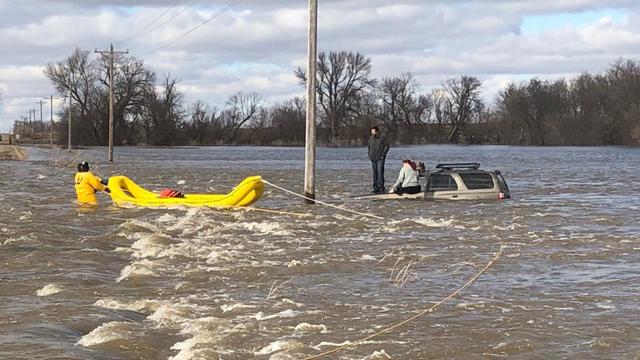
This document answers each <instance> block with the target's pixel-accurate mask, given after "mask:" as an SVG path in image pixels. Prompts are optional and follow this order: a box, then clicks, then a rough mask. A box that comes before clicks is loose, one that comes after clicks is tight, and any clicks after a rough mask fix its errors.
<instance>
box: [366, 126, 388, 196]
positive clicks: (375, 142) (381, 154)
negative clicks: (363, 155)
mask: <svg viewBox="0 0 640 360" xmlns="http://www.w3.org/2000/svg"><path fill="white" fill-rule="evenodd" d="M368 145H369V159H370V160H371V167H372V170H373V193H381V192H384V161H385V159H386V157H387V152H389V143H388V142H387V137H386V136H384V135H382V134H380V129H379V128H378V127H377V126H374V127H372V128H371V137H370V138H369V143H368Z"/></svg>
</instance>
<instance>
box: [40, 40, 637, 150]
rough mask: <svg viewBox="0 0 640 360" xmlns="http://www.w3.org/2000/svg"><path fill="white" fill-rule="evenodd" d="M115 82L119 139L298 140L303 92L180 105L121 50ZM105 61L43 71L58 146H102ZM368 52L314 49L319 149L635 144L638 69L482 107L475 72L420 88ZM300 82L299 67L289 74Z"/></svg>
mask: <svg viewBox="0 0 640 360" xmlns="http://www.w3.org/2000/svg"><path fill="white" fill-rule="evenodd" d="M115 63H116V66H115V70H114V79H113V84H114V85H113V94H114V142H115V144H117V145H124V144H129V145H140V144H143V145H159V146H170V145H219V144H255V145H299V144H302V143H304V134H305V131H304V128H305V100H304V99H303V98H300V97H294V98H291V99H289V100H288V101H284V102H282V103H278V104H267V103H266V102H265V101H264V99H263V97H262V96H261V95H260V94H258V93H255V92H238V93H235V94H231V95H230V96H229V97H228V99H227V100H226V101H225V103H224V104H218V105H212V104H207V103H206V102H203V101H196V102H194V103H187V102H186V101H185V99H184V96H183V94H182V93H181V92H180V91H179V90H178V81H177V79H175V78H172V77H171V76H170V75H164V76H162V77H160V78H159V77H158V76H157V75H156V74H155V72H154V71H152V70H151V69H149V68H148V67H146V66H145V64H144V63H143V61H142V60H140V59H137V58H135V57H132V56H123V55H121V56H118V57H117V58H116V62H115ZM108 66H109V64H108V63H107V60H106V59H103V58H92V57H91V55H90V53H89V52H88V51H82V50H75V51H74V52H73V53H72V54H71V55H70V56H69V57H67V58H66V59H63V60H61V61H59V62H55V63H50V64H48V65H47V67H46V69H45V75H46V76H47V77H48V78H49V79H50V80H51V82H52V83H53V85H54V87H55V89H56V91H57V92H59V93H60V94H70V95H71V97H72V99H73V105H72V107H71V108H69V107H66V108H65V109H64V110H63V112H62V113H61V114H60V115H61V116H62V117H61V119H62V120H61V121H59V122H57V123H56V124H55V125H54V126H55V128H56V133H57V134H59V136H58V141H59V142H60V143H66V141H67V139H66V134H67V133H66V131H65V129H66V128H67V121H68V120H67V119H68V112H69V111H71V115H72V118H73V120H72V121H73V135H72V136H73V142H74V144H79V145H104V144H106V142H107V137H108V93H109V89H108V83H109V79H108V68H109V67H108ZM371 72H372V64H371V60H370V58H368V57H366V56H365V55H363V54H360V53H357V52H347V51H339V52H329V53H325V52H320V53H319V54H318V64H317V73H316V77H317V88H316V92H317V101H318V137H319V139H318V140H319V141H320V143H323V144H326V145H360V144H363V143H365V142H366V139H367V137H368V134H369V128H370V127H372V126H380V127H381V128H382V129H383V131H385V132H386V133H387V136H388V138H389V140H390V141H391V142H394V143H401V144H419V143H478V144H517V145H610V144H618V145H636V144H638V143H639V141H640V65H639V64H638V63H637V62H635V61H633V60H622V59H620V60H617V61H616V62H614V63H613V64H612V65H611V66H610V68H609V69H608V70H607V71H605V72H603V73H600V74H595V75H594V74H589V73H583V74H581V75H579V76H577V77H575V78H572V79H558V80H553V81H548V80H540V79H531V80H529V81H526V82H520V83H511V84H509V85H508V86H507V87H506V88H504V89H503V90H501V91H500V92H499V94H497V96H496V100H495V103H493V104H487V103H486V102H485V101H484V100H483V99H484V97H483V94H482V93H481V87H482V83H481V82H480V80H479V79H478V78H477V77H475V76H470V75H462V76H459V77H455V78H450V79H448V80H446V81H444V82H443V83H442V86H440V87H438V88H436V89H432V90H430V91H428V92H424V91H422V89H421V86H420V84H419V83H418V82H417V81H416V79H415V77H414V76H413V75H412V74H411V73H409V72H406V73H404V74H402V75H399V76H389V77H383V78H381V79H376V78H374V77H373V76H372V75H371ZM294 73H295V76H296V77H297V78H298V79H299V80H300V84H301V85H304V83H305V82H306V79H307V74H306V73H305V71H304V70H303V69H297V70H295V72H294Z"/></svg>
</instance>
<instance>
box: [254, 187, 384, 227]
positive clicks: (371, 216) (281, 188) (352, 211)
mask: <svg viewBox="0 0 640 360" xmlns="http://www.w3.org/2000/svg"><path fill="white" fill-rule="evenodd" d="M262 182H264V183H265V184H267V185H271V186H273V187H274V188H276V189H278V190H280V191H284V192H286V193H287V194H291V195H294V196H297V197H299V198H302V199H305V200H309V201H314V202H317V203H318V204H320V205H324V206H328V207H331V208H334V209H338V210H341V211H346V212H349V213H352V214H356V215H360V216H365V217H368V218H373V219H378V220H384V218H383V217H382V216H378V215H374V214H370V213H363V212H360V211H355V210H351V209H345V208H343V207H341V206H337V205H333V204H329V203H326V202H323V201H320V200H317V199H313V198H310V197H308V196H304V195H300V194H298V193H297V192H294V191H291V190H289V189H285V188H283V187H281V186H278V185H276V184H274V183H271V182H268V181H267V180H265V179H262Z"/></svg>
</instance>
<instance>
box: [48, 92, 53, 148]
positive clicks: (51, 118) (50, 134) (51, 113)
mask: <svg viewBox="0 0 640 360" xmlns="http://www.w3.org/2000/svg"><path fill="white" fill-rule="evenodd" d="M49 105H51V111H50V112H49V114H50V118H49V144H50V145H51V148H52V149H53V95H51V98H50V99H49Z"/></svg>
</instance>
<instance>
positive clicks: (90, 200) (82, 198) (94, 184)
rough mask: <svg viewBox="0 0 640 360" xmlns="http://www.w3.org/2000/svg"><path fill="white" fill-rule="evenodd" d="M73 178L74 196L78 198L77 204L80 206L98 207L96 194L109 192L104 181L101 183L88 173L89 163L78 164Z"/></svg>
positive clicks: (97, 178) (100, 180)
mask: <svg viewBox="0 0 640 360" xmlns="http://www.w3.org/2000/svg"><path fill="white" fill-rule="evenodd" d="M75 178H76V179H75V180H76V185H75V188H76V196H77V197H78V202H79V203H80V204H82V205H98V198H97V197H96V192H98V191H105V192H107V193H110V192H111V190H109V188H108V187H107V186H106V183H107V182H106V181H103V180H102V179H100V178H99V177H97V176H95V175H93V174H92V173H91V172H90V171H89V163H88V162H86V161H83V162H81V163H79V164H78V172H77V173H76V177H75Z"/></svg>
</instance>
